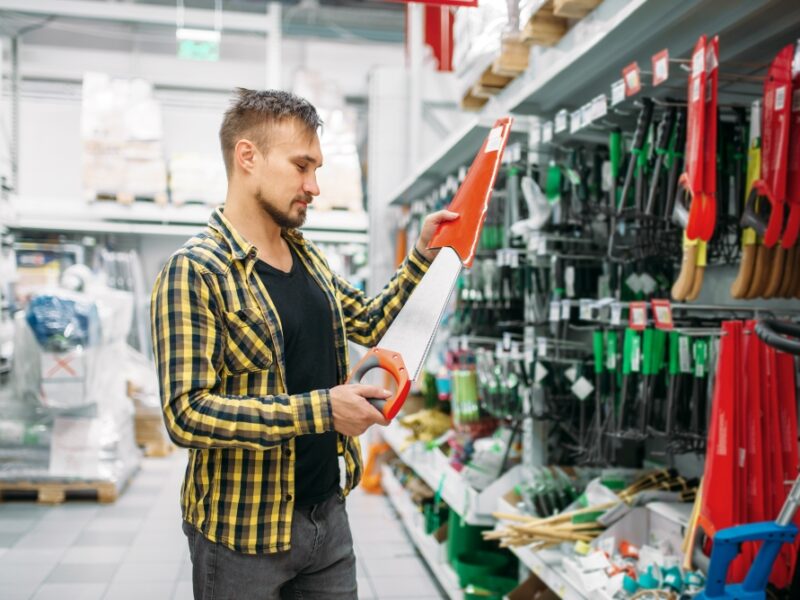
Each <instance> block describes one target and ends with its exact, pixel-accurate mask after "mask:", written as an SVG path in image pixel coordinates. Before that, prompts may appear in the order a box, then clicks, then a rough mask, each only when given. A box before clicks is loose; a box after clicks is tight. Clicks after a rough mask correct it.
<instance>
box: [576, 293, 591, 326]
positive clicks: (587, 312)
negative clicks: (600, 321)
mask: <svg viewBox="0 0 800 600" xmlns="http://www.w3.org/2000/svg"><path fill="white" fill-rule="evenodd" d="M592 304H593V303H592V301H591V300H590V299H589V298H581V299H580V302H579V303H578V307H579V316H580V319H581V321H591V320H592Z"/></svg>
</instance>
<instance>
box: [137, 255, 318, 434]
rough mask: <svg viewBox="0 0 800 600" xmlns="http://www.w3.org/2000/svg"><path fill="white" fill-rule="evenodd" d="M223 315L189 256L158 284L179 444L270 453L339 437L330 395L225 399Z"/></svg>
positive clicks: (155, 318) (158, 316)
mask: <svg viewBox="0 0 800 600" xmlns="http://www.w3.org/2000/svg"><path fill="white" fill-rule="evenodd" d="M220 312H221V311H220V307H219V299H218V297H217V295H216V294H215V293H214V292H213V290H212V288H211V286H209V284H208V282H207V281H206V280H205V278H204V277H203V272H202V270H201V268H200V267H199V266H198V265H197V264H196V263H195V262H193V261H192V259H191V258H190V257H188V256H186V255H185V254H176V255H175V256H173V257H172V258H171V259H170V261H169V262H168V263H167V265H166V266H165V267H164V270H163V271H162V272H161V274H160V275H159V277H158V279H157V281H156V284H155V287H154V290H153V296H152V302H151V323H152V334H153V348H154V353H155V359H156V364H157V367H158V373H159V383H160V388H161V401H162V405H163V412H164V419H165V422H166V426H167V430H168V431H169V434H170V437H171V438H172V440H173V441H174V442H175V443H176V444H178V445H180V446H184V447H192V448H246V449H251V450H265V449H268V448H271V447H274V446H276V445H279V444H281V443H282V442H284V441H286V440H288V439H290V438H292V437H294V436H297V435H304V434H309V433H322V432H325V431H332V430H333V416H332V413H331V406H330V395H329V393H328V391H327V390H318V391H313V392H309V393H305V394H295V395H289V394H275V395H264V396H229V395H224V394H221V393H219V390H218V389H217V388H218V384H219V381H220V373H221V371H222V369H223V353H224V352H226V349H225V343H224V342H225V336H226V335H227V332H226V329H225V324H224V323H223V322H222V320H221V319H220V317H219V316H218V315H219V314H220ZM244 343H254V344H258V343H262V342H261V341H260V340H257V339H253V340H247V341H246V342H244Z"/></svg>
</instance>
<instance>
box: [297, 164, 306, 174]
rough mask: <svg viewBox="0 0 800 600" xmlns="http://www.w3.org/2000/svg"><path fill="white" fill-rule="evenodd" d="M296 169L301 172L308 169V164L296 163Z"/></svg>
mask: <svg viewBox="0 0 800 600" xmlns="http://www.w3.org/2000/svg"><path fill="white" fill-rule="evenodd" d="M297 170H298V171H300V172H301V173H305V172H306V171H307V170H308V165H297Z"/></svg>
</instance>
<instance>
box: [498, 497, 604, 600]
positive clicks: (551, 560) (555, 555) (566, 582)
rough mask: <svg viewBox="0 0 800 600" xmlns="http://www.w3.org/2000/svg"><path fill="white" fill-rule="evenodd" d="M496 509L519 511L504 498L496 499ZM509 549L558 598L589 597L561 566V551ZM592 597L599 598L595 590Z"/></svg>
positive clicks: (570, 599)
mask: <svg viewBox="0 0 800 600" xmlns="http://www.w3.org/2000/svg"><path fill="white" fill-rule="evenodd" d="M497 511H498V512H503V513H512V514H513V513H519V511H518V510H517V508H516V507H515V506H512V505H511V504H510V503H509V502H508V501H506V500H505V499H504V498H500V499H499V500H498V502H497ZM510 550H511V552H513V553H514V555H515V556H516V557H517V558H518V559H519V560H520V562H521V563H522V564H523V565H525V566H526V567H527V568H528V569H530V570H531V571H532V572H533V573H535V574H536V576H537V577H538V578H539V579H541V580H542V581H543V582H544V583H545V584H546V585H547V587H549V588H550V589H551V590H553V592H555V593H556V595H558V597H559V598H563V599H564V600H587V599H588V598H589V596H588V595H587V594H586V593H585V592H584V591H583V590H582V589H581V588H580V587H579V584H578V583H577V582H576V581H574V579H571V578H570V577H569V576H568V574H567V571H566V570H565V569H564V567H563V566H562V561H563V559H564V553H563V552H561V551H559V550H557V549H554V550H541V551H539V552H533V551H531V550H530V548H528V547H526V546H522V547H517V548H511V549H510ZM592 598H595V599H597V600H599V595H598V593H597V592H596V593H595V594H594V595H593V596H592Z"/></svg>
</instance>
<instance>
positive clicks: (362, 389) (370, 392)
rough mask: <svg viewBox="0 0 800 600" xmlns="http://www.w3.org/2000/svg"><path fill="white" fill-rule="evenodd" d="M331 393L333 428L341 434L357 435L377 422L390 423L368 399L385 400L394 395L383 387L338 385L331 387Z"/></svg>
mask: <svg viewBox="0 0 800 600" xmlns="http://www.w3.org/2000/svg"><path fill="white" fill-rule="evenodd" d="M330 395H331V410H332V411H333V428H334V429H335V430H336V431H338V432H339V433H341V434H344V435H347V436H350V437H356V436H359V435H361V434H362V433H364V432H365V431H366V430H367V428H368V427H369V426H370V425H373V424H375V423H377V424H378V425H388V424H389V421H387V420H386V418H385V417H384V416H383V413H382V412H381V411H379V410H378V409H377V408H375V407H374V406H372V404H370V403H369V402H368V401H367V398H380V399H381V400H383V399H385V398H388V397H389V396H391V395H392V394H391V392H389V391H387V390H384V389H383V388H379V387H377V386H374V385H362V384H360V383H356V384H347V385H337V386H336V387H335V388H331V391H330Z"/></svg>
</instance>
